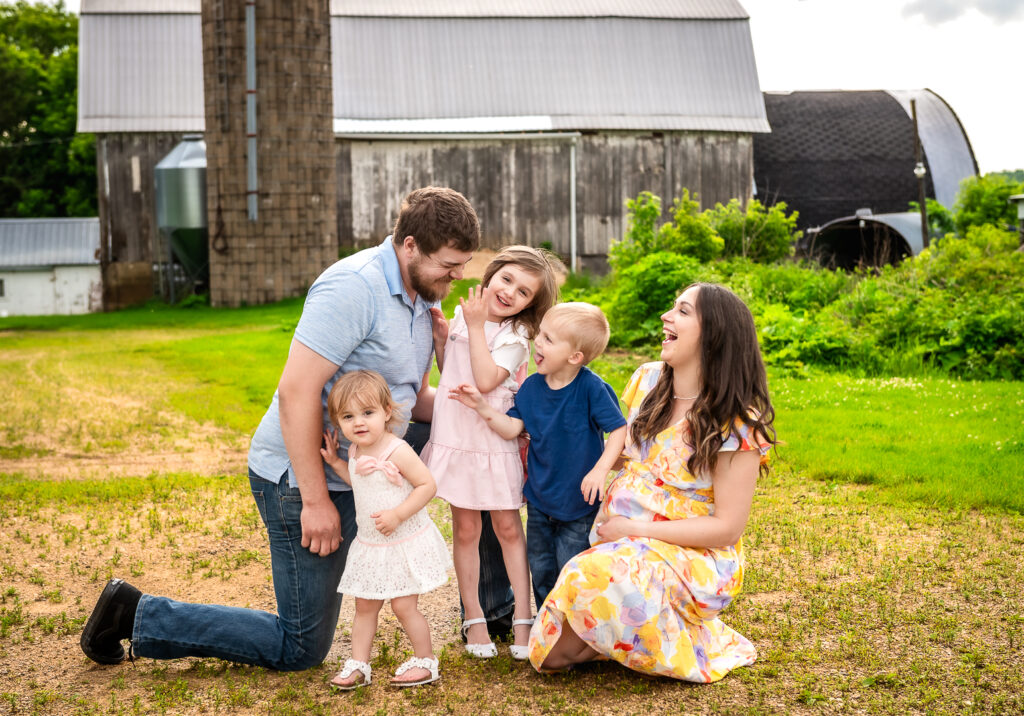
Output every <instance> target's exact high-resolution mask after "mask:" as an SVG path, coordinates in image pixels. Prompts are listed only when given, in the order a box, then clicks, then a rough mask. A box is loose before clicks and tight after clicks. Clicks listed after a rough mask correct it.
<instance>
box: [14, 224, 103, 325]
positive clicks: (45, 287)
mask: <svg viewBox="0 0 1024 716" xmlns="http://www.w3.org/2000/svg"><path fill="white" fill-rule="evenodd" d="M99 251H100V223H99V219H97V218H95V217H94V218H89V219H0V317H5V316H40V315H48V314H62V315H70V314H76V313H91V312H93V311H99V310H101V309H102V298H103V286H102V280H101V277H100V259H99Z"/></svg>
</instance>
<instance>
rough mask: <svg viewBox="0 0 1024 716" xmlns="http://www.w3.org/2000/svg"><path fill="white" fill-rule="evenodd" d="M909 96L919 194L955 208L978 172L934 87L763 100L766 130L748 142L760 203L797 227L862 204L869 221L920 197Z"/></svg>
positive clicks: (803, 94) (957, 125) (789, 95)
mask: <svg viewBox="0 0 1024 716" xmlns="http://www.w3.org/2000/svg"><path fill="white" fill-rule="evenodd" d="M910 97H915V98H917V99H918V125H919V133H920V135H921V144H922V145H923V148H924V154H925V165H926V167H927V169H928V174H927V175H926V176H925V193H926V195H927V196H932V197H935V198H937V199H939V201H940V202H942V203H943V204H945V205H946V206H952V203H953V197H955V195H956V191H957V189H958V188H959V185H960V181H961V180H963V179H964V178H966V177H969V176H973V175H974V174H975V173H976V172H977V165H976V164H975V162H974V155H973V153H972V152H971V146H970V143H969V142H968V140H967V135H966V133H965V132H964V130H963V128H962V127H961V126H960V123H959V122H958V121H957V120H956V116H955V115H954V114H953V112H952V110H951V109H949V107H948V105H946V103H945V102H944V101H943V100H942V98H941V97H939V96H938V95H936V94H935V93H934V92H932V91H931V90H905V91H885V90H872V91H860V90H854V91H839V90H837V91H822V90H815V91H803V92H788V93H774V92H771V93H767V94H766V95H765V105H766V107H767V110H768V119H769V121H770V122H771V126H772V132H771V134H759V135H757V136H756V137H755V138H754V181H755V183H756V185H757V194H758V196H759V197H760V198H761V199H762V200H763V201H764V200H767V201H769V202H774V201H784V202H785V203H786V204H787V205H788V207H789V209H790V210H794V209H795V210H797V211H799V212H800V217H799V219H798V225H799V226H800V228H802V229H807V228H809V227H812V226H822V225H824V224H825V223H826V222H828V221H831V220H833V219H835V218H837V217H843V216H849V215H850V214H853V213H854V212H855V211H857V210H858V209H861V208H864V207H867V208H870V209H871V210H872V211H874V212H876V214H875V215H876V216H877V215H879V214H888V213H899V212H902V211H904V210H906V208H907V204H908V202H910V201H917V200H918V195H919V194H918V180H917V178H916V177H915V176H914V163H915V157H914V123H913V122H912V121H911V119H910V114H909V113H910V104H909V99H910ZM940 188H941V190H940Z"/></svg>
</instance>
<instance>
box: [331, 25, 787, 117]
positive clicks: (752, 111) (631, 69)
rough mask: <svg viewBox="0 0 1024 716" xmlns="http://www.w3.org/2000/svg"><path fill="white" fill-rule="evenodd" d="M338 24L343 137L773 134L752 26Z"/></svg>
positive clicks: (337, 85)
mask: <svg viewBox="0 0 1024 716" xmlns="http://www.w3.org/2000/svg"><path fill="white" fill-rule="evenodd" d="M331 23H332V26H331V31H332V35H333V37H334V42H333V50H332V62H333V65H334V108H335V111H334V114H335V120H336V124H335V131H337V132H358V131H365V132H368V133H376V132H387V131H402V129H400V127H403V126H408V122H409V121H410V120H429V122H428V123H425V125H424V126H415V125H413V126H412V127H410V128H409V129H408V131H474V130H473V129H472V128H470V129H467V128H465V123H466V122H465V120H467V119H472V120H477V122H478V123H479V125H480V126H481V127H483V126H487V125H488V122H489V121H492V120H495V119H497V118H501V119H502V120H503V121H504V122H505V124H506V126H508V127H509V128H508V129H507V130H506V131H516V130H521V131H531V130H537V129H552V130H570V129H622V130H630V129H632V130H643V129H659V130H673V129H675V130H685V129H693V130H720V131H733V132H766V131H768V122H767V119H766V116H765V111H764V100H763V98H762V96H761V91H760V86H759V84H758V80H757V70H756V67H755V64H754V51H753V44H752V42H751V38H750V28H749V26H748V24H747V21H746V20H701V21H698V22H694V21H691V20H675V19H647V18H614V17H613V18H583V19H580V18H575V19H573V18H519V17H511V18H472V19H450V18H404V19H403V18H378V17H333V18H332V19H331ZM395 37H401V38H402V41H401V42H395V41H394V38H395ZM515 117H521V118H523V123H522V125H521V126H517V125H516V122H515V121H514V120H513V119H512V118H515ZM536 118H547V119H542V121H543V122H544V124H543V125H542V126H537V120H536ZM445 119H451V120H459V121H458V122H457V123H455V122H453V123H451V126H446V123H445V122H443V121H441V120H445ZM396 120H397V122H396ZM399 123H402V124H399ZM456 125H457V126H456ZM428 127H433V129H430V128H428ZM476 131H480V130H476Z"/></svg>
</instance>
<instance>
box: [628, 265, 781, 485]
mask: <svg viewBox="0 0 1024 716" xmlns="http://www.w3.org/2000/svg"><path fill="white" fill-rule="evenodd" d="M693 286H696V287H697V289H698V291H697V298H696V310H697V320H698V321H699V322H700V354H701V355H700V359H701V360H700V364H701V376H700V395H699V396H698V398H697V400H696V401H694V404H693V407H692V408H690V412H689V415H688V419H689V440H690V445H691V446H692V447H693V454H692V455H690V459H689V460H688V461H687V463H686V468H687V470H689V471H690V474H692V475H698V474H700V473H702V472H703V471H705V470H706V471H708V472H711V471H712V470H714V469H715V466H716V465H717V464H718V451H719V450H720V449H721V447H722V438H723V437H726V434H723V431H731V430H732V426H733V424H734V423H735V421H736V419H737V418H739V419H740V420H742V421H743V422H744V423H746V424H747V425H749V426H750V427H751V429H752V431H751V432H752V438H753V439H757V436H760V437H761V438H763V439H764V440H766V441H767V442H768V443H769V444H770V445H775V444H776V443H777V442H778V441H777V440H776V435H775V427H774V425H773V423H774V422H775V409H774V408H773V407H772V403H771V399H770V398H769V396H768V377H767V375H766V374H765V370H764V361H763V360H762V359H761V350H760V348H759V346H758V344H757V329H756V328H755V327H754V317H753V316H752V315H751V314H750V309H749V308H747V306H746V304H744V303H743V301H742V300H740V298H739V297H738V296H737V295H736V294H734V293H733V292H732V291H730V290H729V289H727V288H726V287H725V286H720V285H718V284H714V283H695V284H693ZM687 288H689V287H687ZM672 377H673V371H672V367H671V366H669V365H667V364H665V365H663V366H662V369H661V376H660V377H659V378H658V382H657V383H656V384H655V386H654V388H652V389H651V392H649V393H648V394H647V395H646V396H645V397H644V400H643V402H642V403H641V404H640V410H639V412H638V413H637V416H636V418H635V419H634V420H633V425H632V426H631V428H630V437H631V438H632V439H633V442H634V443H635V444H637V445H640V444H641V443H643V442H644V441H645V440H650V439H652V438H653V437H654V436H655V435H657V434H658V433H660V432H661V431H662V430H664V429H665V428H667V427H668V426H669V422H670V421H671V419H672V401H673V397H672V396H673V387H672ZM767 471H768V467H767V465H761V472H762V473H766V472H767Z"/></svg>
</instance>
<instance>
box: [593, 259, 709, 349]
mask: <svg viewBox="0 0 1024 716" xmlns="http://www.w3.org/2000/svg"><path fill="white" fill-rule="evenodd" d="M701 271H702V267H701V264H700V262H699V261H698V260H697V259H695V258H693V257H692V256H680V255H679V254H674V253H670V252H668V251H659V252H657V253H653V254H648V255H647V256H644V257H643V258H641V259H640V260H639V261H637V262H636V263H635V264H633V265H632V266H628V267H626V268H623V269H622V270H620V271H618V272H616V273H617V275H616V277H615V286H614V289H613V291H612V294H611V299H610V301H609V302H608V303H607V305H606V306H604V308H605V312H606V313H607V315H608V319H609V322H610V323H611V329H612V337H611V343H612V345H617V346H631V345H636V344H639V343H644V342H650V341H652V340H655V339H657V338H658V336H660V335H661V314H663V313H664V312H665V311H667V310H668V309H669V307H670V306H671V305H672V303H673V302H674V301H675V300H676V297H677V296H678V295H679V293H680V291H682V289H683V288H685V287H686V286H688V285H689V284H691V283H693V282H694V281H696V280H698V279H699V278H700V276H701ZM581 300H582V299H581Z"/></svg>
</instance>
